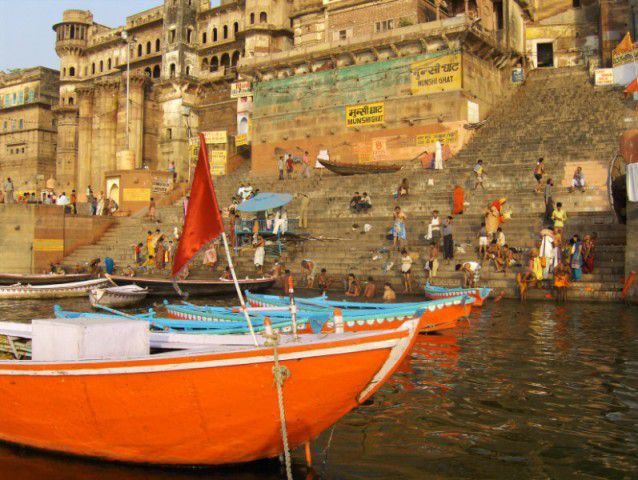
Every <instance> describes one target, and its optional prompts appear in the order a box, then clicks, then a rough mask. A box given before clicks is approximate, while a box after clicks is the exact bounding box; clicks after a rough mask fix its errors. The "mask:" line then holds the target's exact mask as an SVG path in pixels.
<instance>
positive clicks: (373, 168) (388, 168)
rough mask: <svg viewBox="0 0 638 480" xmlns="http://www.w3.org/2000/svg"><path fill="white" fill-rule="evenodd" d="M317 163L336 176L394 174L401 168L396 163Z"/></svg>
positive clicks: (323, 161) (322, 161) (325, 161)
mask: <svg viewBox="0 0 638 480" xmlns="http://www.w3.org/2000/svg"><path fill="white" fill-rule="evenodd" d="M318 161H319V162H320V163H321V164H322V165H323V166H324V167H326V168H327V169H328V170H330V171H331V172H333V173H336V174H337V175H360V174H365V173H394V172H398V171H399V170H401V169H402V168H403V164H398V163H345V162H339V163H337V162H332V161H330V160H321V159H318Z"/></svg>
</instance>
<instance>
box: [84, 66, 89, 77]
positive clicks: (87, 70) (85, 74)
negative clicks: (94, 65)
mask: <svg viewBox="0 0 638 480" xmlns="http://www.w3.org/2000/svg"><path fill="white" fill-rule="evenodd" d="M88 74H89V67H84V76H85V77H86V76H87V75H88Z"/></svg>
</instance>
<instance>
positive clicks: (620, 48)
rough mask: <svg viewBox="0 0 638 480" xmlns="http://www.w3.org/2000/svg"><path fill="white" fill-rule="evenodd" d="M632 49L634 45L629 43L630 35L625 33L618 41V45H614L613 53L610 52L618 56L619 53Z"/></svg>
mask: <svg viewBox="0 0 638 480" xmlns="http://www.w3.org/2000/svg"><path fill="white" fill-rule="evenodd" d="M633 49H634V44H633V42H632V41H631V34H630V33H629V32H627V33H626V34H625V36H624V38H623V39H622V40H621V41H620V43H619V44H618V45H616V48H614V51H613V52H612V54H613V55H620V54H621V53H625V52H631V51H632V50H633Z"/></svg>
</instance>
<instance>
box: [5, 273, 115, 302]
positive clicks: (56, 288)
mask: <svg viewBox="0 0 638 480" xmlns="http://www.w3.org/2000/svg"><path fill="white" fill-rule="evenodd" d="M108 283H109V281H108V280H107V279H105V278H97V279H95V280H85V281H83V282H70V283H60V284H53V285H21V284H16V285H11V286H7V287H5V286H0V298H1V299H23V298H37V299H50V298H66V297H84V296H86V295H88V293H89V291H90V290H91V289H92V288H98V287H104V286H106V285H107V284H108Z"/></svg>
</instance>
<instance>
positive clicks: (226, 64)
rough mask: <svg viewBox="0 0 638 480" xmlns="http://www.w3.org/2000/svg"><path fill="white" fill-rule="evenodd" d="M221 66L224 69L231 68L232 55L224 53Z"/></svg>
mask: <svg viewBox="0 0 638 480" xmlns="http://www.w3.org/2000/svg"><path fill="white" fill-rule="evenodd" d="M221 65H222V67H225V68H228V67H230V55H228V54H227V53H224V54H223V55H222V59H221Z"/></svg>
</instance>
